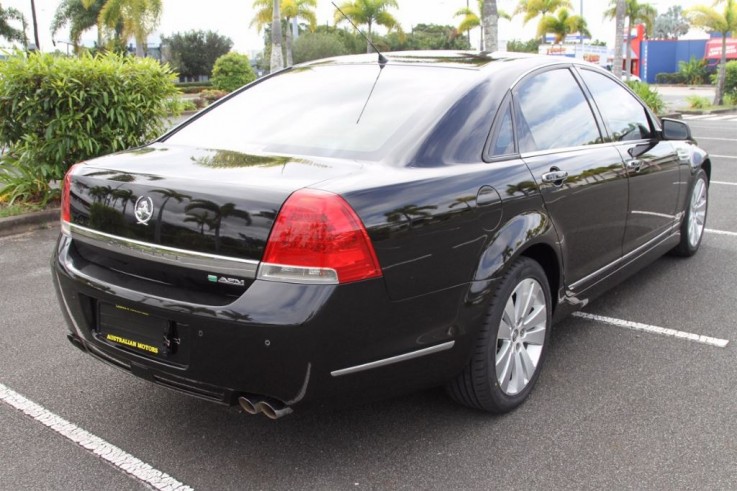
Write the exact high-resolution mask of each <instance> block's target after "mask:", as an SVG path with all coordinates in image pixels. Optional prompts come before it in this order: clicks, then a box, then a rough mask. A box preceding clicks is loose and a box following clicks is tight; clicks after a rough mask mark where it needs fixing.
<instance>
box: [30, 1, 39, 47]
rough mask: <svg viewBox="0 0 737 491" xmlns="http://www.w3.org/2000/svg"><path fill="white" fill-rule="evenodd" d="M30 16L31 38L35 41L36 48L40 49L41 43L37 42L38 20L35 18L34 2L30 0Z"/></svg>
mask: <svg viewBox="0 0 737 491" xmlns="http://www.w3.org/2000/svg"><path fill="white" fill-rule="evenodd" d="M31 17H33V39H34V40H35V41H36V49H37V50H38V51H41V44H40V43H39V42H38V20H37V19H36V2H35V1H34V0H31Z"/></svg>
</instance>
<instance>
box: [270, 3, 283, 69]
mask: <svg viewBox="0 0 737 491" xmlns="http://www.w3.org/2000/svg"><path fill="white" fill-rule="evenodd" d="M282 68H284V57H283V56H282V52H281V10H280V8H279V0H274V10H273V17H272V18H271V73H274V72H278V71H279V70H281V69H282Z"/></svg>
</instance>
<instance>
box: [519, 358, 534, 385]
mask: <svg viewBox="0 0 737 491" xmlns="http://www.w3.org/2000/svg"><path fill="white" fill-rule="evenodd" d="M519 360H520V364H521V365H522V369H523V371H524V379H525V385H526V384H527V382H529V381H530V379H531V378H532V376H533V375H534V374H535V367H536V366H537V363H535V362H534V361H532V358H530V355H529V353H527V350H526V349H522V350H520V352H519Z"/></svg>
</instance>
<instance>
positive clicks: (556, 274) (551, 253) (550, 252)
mask: <svg viewBox="0 0 737 491" xmlns="http://www.w3.org/2000/svg"><path fill="white" fill-rule="evenodd" d="M519 257H528V258H530V259H532V260H533V261H535V262H537V263H538V264H539V265H540V266H541V267H542V268H543V271H545V276H546V277H547V279H548V286H549V287H550V297H551V300H552V303H553V305H552V308H553V313H555V310H556V307H557V306H558V290H559V289H560V285H561V265H560V259H559V258H558V255H557V254H556V253H555V250H554V249H553V247H552V246H551V245H550V244H547V243H544V242H538V243H536V244H531V245H530V246H529V247H527V248H526V249H524V250H523V251H522V252H521V253H520V254H519Z"/></svg>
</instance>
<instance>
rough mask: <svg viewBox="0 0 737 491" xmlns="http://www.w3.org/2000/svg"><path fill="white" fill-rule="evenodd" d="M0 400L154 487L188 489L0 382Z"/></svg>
mask: <svg viewBox="0 0 737 491" xmlns="http://www.w3.org/2000/svg"><path fill="white" fill-rule="evenodd" d="M0 401H2V402H5V403H6V404H8V405H10V406H12V407H14V408H16V409H18V410H19V411H21V412H23V413H24V414H26V415H28V416H30V417H31V418H33V419H35V420H36V421H38V422H39V423H41V424H43V425H45V426H48V427H49V428H51V429H52V430H53V431H55V432H56V433H58V434H59V435H61V436H63V437H65V438H67V439H69V440H71V441H73V442H74V443H76V444H78V445H80V446H81V447H83V448H85V449H87V450H89V451H90V452H92V453H93V454H95V455H97V456H98V457H100V458H101V459H103V460H106V461H107V462H109V463H111V464H112V465H114V466H115V467H117V468H118V469H120V470H122V471H124V472H126V473H128V474H130V475H131V476H133V477H135V478H136V479H138V480H140V481H143V482H144V483H146V484H148V485H149V486H151V487H153V488H154V489H159V490H162V491H164V490H166V491H191V490H192V488H191V487H189V486H185V485H184V484H182V483H181V482H179V481H177V480H176V479H174V478H173V477H171V476H169V475H168V474H164V473H163V472H161V471H159V470H156V469H154V468H153V467H151V466H150V465H148V464H146V463H145V462H142V461H141V460H139V459H137V458H136V457H134V456H132V455H130V454H129V453H126V452H124V451H123V450H121V449H119V448H118V447H116V446H114V445H111V444H110V443H108V442H106V441H105V440H103V439H102V438H100V437H97V436H95V435H93V434H91V433H89V432H87V431H85V430H83V429H82V428H80V427H79V426H77V425H75V424H74V423H70V422H69V421H67V420H65V419H63V418H61V417H60V416H57V415H56V414H54V413H52V412H50V411H48V410H46V409H44V408H43V407H42V406H39V405H38V404H36V403H35V402H33V401H30V400H28V399H26V398H25V397H23V396H22V395H20V394H18V393H17V392H15V391H13V390H11V389H9V388H8V387H6V386H5V385H3V384H0Z"/></svg>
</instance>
